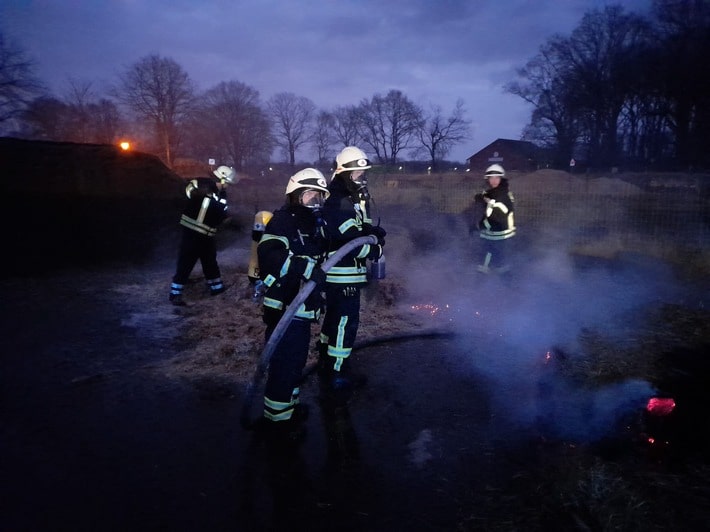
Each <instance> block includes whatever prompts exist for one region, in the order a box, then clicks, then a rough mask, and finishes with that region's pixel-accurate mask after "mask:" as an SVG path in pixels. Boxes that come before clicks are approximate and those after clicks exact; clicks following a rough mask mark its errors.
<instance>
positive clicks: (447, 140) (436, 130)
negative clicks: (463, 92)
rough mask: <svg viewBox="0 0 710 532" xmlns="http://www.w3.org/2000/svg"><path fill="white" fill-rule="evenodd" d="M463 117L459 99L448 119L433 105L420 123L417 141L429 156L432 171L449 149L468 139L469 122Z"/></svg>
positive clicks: (462, 103)
mask: <svg viewBox="0 0 710 532" xmlns="http://www.w3.org/2000/svg"><path fill="white" fill-rule="evenodd" d="M465 115H466V109H465V108H464V102H463V100H461V99H459V100H457V101H456V105H455V106H454V109H453V110H452V111H451V114H450V115H449V116H448V117H444V115H443V112H442V110H441V107H439V106H438V105H435V106H432V108H431V110H430V112H429V114H428V116H426V117H424V119H423V120H422V121H421V127H420V128H419V140H420V141H421V143H422V146H424V148H425V149H426V151H427V153H428V155H429V161H430V162H431V167H432V169H434V170H436V169H437V166H438V163H439V162H440V161H443V160H444V158H445V157H446V155H447V154H448V153H449V152H450V151H451V148H453V147H454V146H456V145H457V144H459V143H460V142H462V141H463V140H465V139H467V138H468V136H469V132H470V126H471V122H470V121H469V120H466V118H465Z"/></svg>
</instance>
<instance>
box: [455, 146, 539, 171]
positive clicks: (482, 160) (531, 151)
mask: <svg viewBox="0 0 710 532" xmlns="http://www.w3.org/2000/svg"><path fill="white" fill-rule="evenodd" d="M538 152H539V149H538V147H537V146H536V145H535V144H533V143H532V142H527V141H524V140H511V139H497V140H495V141H493V142H491V143H490V144H489V145H488V146H486V147H485V148H483V149H482V150H480V151H479V152H477V153H474V154H473V155H471V157H469V158H468V159H466V161H467V163H468V169H469V170H471V171H472V172H483V171H484V170H485V169H486V168H487V167H488V166H490V165H492V164H494V163H497V164H500V165H502V166H503V168H505V170H506V171H508V172H510V171H518V172H532V171H535V170H537V169H538Z"/></svg>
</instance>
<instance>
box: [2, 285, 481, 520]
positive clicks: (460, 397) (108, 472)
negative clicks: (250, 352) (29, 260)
mask: <svg viewBox="0 0 710 532" xmlns="http://www.w3.org/2000/svg"><path fill="white" fill-rule="evenodd" d="M35 286H37V285H35ZM16 288H18V291H17V292H16V293H15V294H13V295H14V296H15V297H19V296H20V295H21V290H19V288H20V287H19V286H18V287H16ZM43 288H44V289H45V290H47V289H48V288H49V285H44V286H43V285H42V283H40V284H39V286H38V289H39V293H38V292H34V291H33V293H32V294H31V296H32V297H39V298H40V300H41V291H42V289H43ZM48 291H51V292H52V294H53V295H54V296H55V297H58V296H61V299H60V300H57V303H58V310H59V311H58V312H57V311H56V310H54V309H45V310H42V309H41V308H40V307H33V308H32V313H31V315H27V316H23V317H24V318H26V319H28V320H32V321H33V322H34V323H35V324H36V326H35V327H33V328H32V329H31V330H23V331H20V330H14V331H9V330H5V331H4V333H5V335H10V338H9V339H10V340H11V341H10V342H8V343H6V345H9V346H12V349H11V350H10V351H6V352H5V355H4V359H5V360H4V365H3V372H2V380H1V382H2V407H1V408H2V419H3V424H2V447H3V450H2V468H1V469H2V478H3V489H2V500H3V501H4V502H3V507H4V510H3V512H2V514H3V516H2V527H1V528H2V529H3V530H58V529H62V530H67V529H71V530H138V529H140V530H266V529H270V528H271V527H276V528H277V529H281V526H280V525H279V523H280V524H281V525H284V523H289V526H290V527H293V526H297V527H298V528H300V527H301V526H302V527H303V528H307V529H310V530H332V529H334V528H336V527H337V528H339V529H343V530H393V529H411V528H418V529H421V528H426V529H429V530H437V529H440V530H450V529H451V528H452V527H454V526H455V525H456V523H457V521H458V520H459V519H460V515H458V509H459V508H460V505H461V501H460V497H461V495H462V491H461V488H462V486H465V485H466V484H467V483H469V482H470V483H471V484H470V485H469V486H468V489H471V486H472V485H476V484H479V485H480V483H481V482H482V481H483V479H484V478H485V475H489V474H491V473H492V468H493V467H494V463H493V462H491V461H490V456H489V455H488V454H487V452H486V451H487V449H488V446H489V445H490V443H491V442H490V441H484V440H485V438H483V439H482V437H481V436H482V435H484V434H487V433H488V431H489V422H490V418H489V412H488V405H487V402H486V399H485V393H484V391H483V390H482V389H481V383H480V382H478V379H477V378H476V376H475V375H471V374H455V373H452V370H451V365H450V364H449V363H448V362H447V363H444V361H443V360H442V358H441V355H442V354H443V353H446V356H447V357H449V362H450V357H451V356H455V355H452V352H454V351H455V350H452V349H451V348H452V346H447V345H446V343H445V342H437V343H436V345H435V346H434V345H426V346H416V345H410V343H400V344H398V345H396V346H381V347H371V348H368V349H364V350H363V351H362V352H361V353H359V355H358V356H359V357H361V358H367V360H366V361H365V362H366V363H367V365H368V366H369V368H370V374H371V377H370V382H369V383H368V385H367V386H366V388H364V389H363V390H361V391H360V392H359V393H358V394H357V395H356V396H355V397H354V399H353V400H352V402H351V403H350V405H349V407H348V408H347V409H343V408H337V409H332V408H325V409H321V408H319V405H318V401H317V399H316V397H315V394H316V391H317V385H316V384H317V382H316V381H317V378H316V377H312V378H311V379H310V380H309V381H307V382H306V383H305V386H304V402H305V403H308V404H310V405H312V406H311V415H310V416H309V419H308V422H307V434H306V438H305V441H304V442H303V443H302V444H301V445H300V446H299V447H297V448H296V449H295V450H293V451H285V450H284V449H281V448H279V449H272V448H270V447H269V446H268V445H266V444H264V442H262V441H261V440H260V439H259V438H256V437H255V436H254V435H253V434H252V433H251V432H245V431H243V430H242V429H241V428H240V426H239V422H238V418H239V412H240V408H241V402H240V396H239V394H240V393H241V392H242V391H243V390H242V389H241V388H240V387H239V386H231V385H228V384H220V383H206V384H204V385H202V386H195V385H194V384H191V383H188V382H180V381H165V380H161V379H160V378H157V377H156V376H155V375H154V374H153V373H151V371H150V367H151V366H152V365H154V364H156V363H157V362H159V359H160V357H161V356H167V355H168V353H169V345H168V344H165V343H162V342H157V341H155V340H154V339H153V340H150V339H149V337H150V335H147V336H148V338H146V337H143V336H140V335H139V336H137V335H135V334H133V331H132V330H131V329H127V328H126V327H122V326H121V321H120V320H119V319H117V316H119V315H121V313H122V311H126V312H127V311H128V310H129V309H127V308H125V305H126V304H125V303H124V304H123V305H122V304H120V303H118V302H117V301H115V300H112V298H110V297H108V295H107V296H105V297H101V296H100V293H101V292H100V291H94V290H93V289H92V290H90V291H89V292H84V293H81V292H80V293H79V294H76V293H74V295H72V291H71V290H69V289H67V290H66V292H65V293H63V294H62V292H63V291H62V290H61V289H57V287H56V286H55V287H54V288H52V289H51V290H48ZM105 294H110V293H109V292H105ZM27 295H30V294H27ZM96 296H98V297H96ZM12 299H13V298H12V297H10V298H9V299H7V300H6V301H12ZM127 305H128V306H130V303H128V304H127ZM6 338H7V336H6ZM433 350H434V351H436V352H434V351H433ZM404 368H412V369H414V371H403V369H404ZM392 375H398V377H397V378H396V379H392V378H391V376H392ZM488 450H489V449H488Z"/></svg>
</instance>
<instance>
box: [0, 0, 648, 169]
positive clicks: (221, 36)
mask: <svg viewBox="0 0 710 532" xmlns="http://www.w3.org/2000/svg"><path fill="white" fill-rule="evenodd" d="M612 3H620V4H621V5H623V6H624V7H625V8H626V9H627V10H628V11H633V12H636V13H639V14H646V13H647V12H648V10H649V9H650V5H651V0H620V1H619V2H610V1H607V0H377V1H374V0H337V1H336V0H332V1H325V0H321V1H315V0H293V1H291V0H202V1H188V0H36V1H33V0H2V2H0V29H1V30H2V31H3V32H4V34H5V36H6V38H9V39H11V40H12V41H13V42H14V43H15V44H17V45H19V46H20V47H22V48H23V49H24V50H25V51H26V52H27V53H28V54H29V55H30V57H31V58H33V59H34V60H35V61H36V63H37V70H36V72H37V75H38V76H39V77H40V78H41V79H42V80H43V81H45V83H47V84H48V85H49V87H50V88H51V89H52V91H53V92H54V93H55V94H56V95H58V96H63V95H64V94H65V92H66V89H67V86H68V81H67V80H68V79H73V80H77V81H80V82H85V81H90V82H92V83H93V86H94V88H95V89H96V90H97V92H100V91H101V90H103V88H104V87H105V86H107V85H108V84H110V83H112V82H115V80H116V75H117V74H118V73H119V72H123V71H124V70H125V69H126V68H127V67H129V66H130V65H132V64H133V63H135V62H136V61H138V60H139V59H141V58H143V57H145V56H147V55H150V54H159V55H161V56H164V57H170V58H172V59H174V60H175V61H177V63H179V64H180V65H181V66H182V67H183V68H184V69H185V70H186V71H187V72H188V74H189V75H190V77H191V78H193V80H194V81H195V82H196V83H197V85H198V86H199V87H200V88H201V89H206V88H210V87H212V86H214V85H216V84H217V83H219V82H222V81H233V80H236V81H240V82H242V83H245V84H246V85H249V86H251V87H253V88H255V89H256V90H258V91H259V93H260V95H261V97H262V100H264V101H265V100H267V99H268V98H269V97H270V96H272V95H274V94H276V93H278V92H286V91H287V92H292V93H294V94H296V95H298V96H305V97H307V98H310V99H311V100H312V101H313V102H314V103H315V104H316V106H318V107H319V108H323V109H329V110H330V109H332V108H333V107H335V106H340V105H356V104H358V103H359V102H360V101H361V100H362V99H363V98H371V97H372V96H373V95H374V94H377V93H379V94H382V95H385V94H386V93H387V92H388V91H389V90H390V89H399V90H401V91H402V92H403V93H404V94H405V95H406V96H407V97H408V98H410V99H411V100H412V101H414V102H415V103H417V104H419V105H421V106H423V107H425V108H428V107H429V106H430V105H439V106H441V107H442V109H443V110H444V112H446V113H448V112H449V111H450V110H451V109H453V106H454V104H455V102H456V100H457V99H458V98H461V99H463V101H464V103H465V107H466V109H467V111H468V113H467V117H468V119H470V120H471V121H472V125H473V127H472V138H471V139H470V141H469V142H467V143H466V144H463V145H461V146H459V147H457V148H456V149H455V150H454V152H452V154H451V155H450V158H452V159H455V160H459V161H462V162H463V161H464V160H465V159H466V158H467V157H469V156H470V155H472V154H473V153H475V152H476V151H478V150H479V149H481V148H483V147H485V146H486V145H487V144H489V143H490V142H492V141H494V140H495V139H497V138H511V139H518V138H519V137H520V133H521V131H522V128H523V127H524V126H525V124H526V123H527V121H528V119H529V116H530V112H531V109H530V107H529V106H528V105H527V104H525V103H524V102H523V101H522V100H521V99H520V98H518V97H516V96H512V95H509V94H505V93H504V92H503V85H504V84H505V83H507V82H509V81H512V80H514V79H515V69H516V68H517V67H521V66H523V65H524V64H525V63H526V61H527V60H528V59H530V58H531V57H533V56H534V55H535V53H536V52H537V50H538V48H539V47H540V45H541V44H543V43H544V42H545V41H546V40H547V39H548V38H549V37H550V36H552V35H553V34H555V33H561V34H563V35H569V33H570V32H571V31H572V30H573V29H574V28H575V27H576V26H577V25H578V24H579V22H580V21H581V19H582V16H583V15H584V13H586V12H587V11H590V10H592V9H603V8H604V7H605V6H606V5H610V4H612ZM298 155H299V156H301V157H303V158H304V159H305V158H306V156H305V154H303V155H302V154H298Z"/></svg>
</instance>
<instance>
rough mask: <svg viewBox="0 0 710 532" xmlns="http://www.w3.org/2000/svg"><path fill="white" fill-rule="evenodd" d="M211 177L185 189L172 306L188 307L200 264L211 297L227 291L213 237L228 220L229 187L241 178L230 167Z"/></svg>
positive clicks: (193, 180) (171, 288) (216, 172)
mask: <svg viewBox="0 0 710 532" xmlns="http://www.w3.org/2000/svg"><path fill="white" fill-rule="evenodd" d="M212 174H213V176H214V177H198V178H194V179H190V181H188V183H187V186H186V187H185V195H186V196H187V202H186V203H185V208H184V210H183V213H182V216H181V217H180V225H181V227H182V235H181V239H180V248H179V251H178V260H177V267H176V269H175V275H174V276H173V281H172V284H171V285H170V296H169V300H170V302H171V303H172V304H173V305H178V306H183V305H185V304H186V303H185V300H184V298H183V291H184V289H185V285H186V284H187V281H188V280H189V278H190V273H191V272H192V269H193V268H194V267H195V264H196V263H197V261H198V260H199V261H200V263H201V265H202V273H203V274H204V276H205V280H206V282H207V287H208V289H209V292H210V295H213V296H214V295H217V294H221V293H222V292H224V290H225V287H224V283H223V282H222V278H221V273H220V269H219V265H218V264H217V246H216V244H215V241H214V236H215V235H216V234H217V228H218V226H219V225H220V224H221V223H222V222H224V220H225V219H226V218H227V217H228V214H227V192H226V187H227V186H228V185H230V184H233V183H237V182H238V181H239V177H238V176H237V173H236V172H235V171H234V168H231V167H229V166H220V167H219V168H217V169H216V170H215V171H214V172H212Z"/></svg>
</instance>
